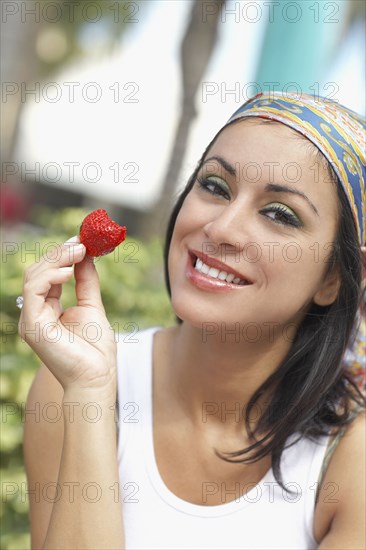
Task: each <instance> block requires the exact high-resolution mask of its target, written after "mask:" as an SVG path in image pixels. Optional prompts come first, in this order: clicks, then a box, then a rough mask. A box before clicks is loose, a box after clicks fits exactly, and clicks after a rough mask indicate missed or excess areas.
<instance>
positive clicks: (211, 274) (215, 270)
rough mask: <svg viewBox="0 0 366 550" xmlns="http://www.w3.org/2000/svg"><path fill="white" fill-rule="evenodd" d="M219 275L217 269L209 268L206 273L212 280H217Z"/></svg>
mask: <svg viewBox="0 0 366 550" xmlns="http://www.w3.org/2000/svg"><path fill="white" fill-rule="evenodd" d="M219 273H220V271H219V270H218V269H216V267H210V271H209V272H208V275H209V276H210V277H213V278H214V279H217V276H218V274H219Z"/></svg>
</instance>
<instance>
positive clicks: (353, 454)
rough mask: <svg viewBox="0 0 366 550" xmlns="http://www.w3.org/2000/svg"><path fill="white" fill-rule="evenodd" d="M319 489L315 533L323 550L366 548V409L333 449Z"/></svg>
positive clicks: (358, 415) (359, 414)
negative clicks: (326, 549) (327, 549)
mask: <svg viewBox="0 0 366 550" xmlns="http://www.w3.org/2000/svg"><path fill="white" fill-rule="evenodd" d="M332 451H333V452H332V455H331V458H330V460H329V463H328V466H327V470H326V472H325V475H324V478H323V480H322V483H321V486H320V488H319V495H318V500H317V508H316V513H315V522H314V534H315V536H316V539H317V541H318V542H319V543H320V546H319V549H321V548H324V549H325V548H329V549H336V548H342V549H344V550H347V549H348V548H366V540H365V515H366V502H365V486H366V479H365V462H366V412H365V410H364V409H363V410H362V411H361V412H359V413H358V414H357V416H356V418H355V419H354V420H353V421H352V422H351V424H350V425H349V426H348V427H347V428H346V430H345V431H344V433H343V435H342V437H340V438H339V439H338V442H337V445H336V447H335V448H334V449H332Z"/></svg>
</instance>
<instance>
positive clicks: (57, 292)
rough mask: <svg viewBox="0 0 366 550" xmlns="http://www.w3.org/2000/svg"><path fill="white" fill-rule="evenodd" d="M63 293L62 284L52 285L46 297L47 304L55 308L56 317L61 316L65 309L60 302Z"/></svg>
mask: <svg viewBox="0 0 366 550" xmlns="http://www.w3.org/2000/svg"><path fill="white" fill-rule="evenodd" d="M61 294H62V285H52V286H51V288H50V290H49V292H48V294H47V298H46V299H45V302H46V304H48V305H49V306H51V308H52V309H53V312H54V314H55V316H56V318H58V317H60V315H61V314H62V311H63V309H62V306H61V302H60V298H61Z"/></svg>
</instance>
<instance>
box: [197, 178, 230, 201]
mask: <svg viewBox="0 0 366 550" xmlns="http://www.w3.org/2000/svg"><path fill="white" fill-rule="evenodd" d="M197 181H198V185H199V187H200V189H202V190H203V191H205V192H206V193H210V195H216V196H220V197H224V198H225V199H228V200H230V194H229V190H228V187H227V185H226V183H225V182H224V180H222V179H221V178H219V177H218V176H209V177H206V178H204V177H200V176H198V177H197Z"/></svg>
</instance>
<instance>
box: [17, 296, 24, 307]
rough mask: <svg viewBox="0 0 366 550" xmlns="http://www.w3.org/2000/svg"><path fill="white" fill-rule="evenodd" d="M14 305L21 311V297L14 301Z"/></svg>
mask: <svg viewBox="0 0 366 550" xmlns="http://www.w3.org/2000/svg"><path fill="white" fill-rule="evenodd" d="M15 304H16V306H17V307H18V308H19V309H22V307H23V304H24V298H23V296H18V298H17V299H16V300H15Z"/></svg>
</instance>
